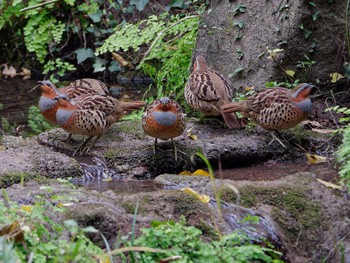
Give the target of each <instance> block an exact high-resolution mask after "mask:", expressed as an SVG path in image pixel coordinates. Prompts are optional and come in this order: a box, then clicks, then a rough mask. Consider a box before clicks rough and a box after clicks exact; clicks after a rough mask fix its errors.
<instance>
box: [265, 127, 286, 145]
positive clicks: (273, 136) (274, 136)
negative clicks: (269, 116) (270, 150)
mask: <svg viewBox="0 0 350 263" xmlns="http://www.w3.org/2000/svg"><path fill="white" fill-rule="evenodd" d="M269 133H270V134H271V135H272V140H271V141H270V142H269V145H270V144H271V143H273V142H274V141H275V140H276V141H278V142H279V143H280V144H281V145H282V146H283V148H285V149H287V147H286V146H285V145H284V143H283V142H282V141H281V140H280V139H279V138H278V137H277V136H276V134H275V132H274V131H269Z"/></svg>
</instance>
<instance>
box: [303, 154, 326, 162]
mask: <svg viewBox="0 0 350 263" xmlns="http://www.w3.org/2000/svg"><path fill="white" fill-rule="evenodd" d="M306 158H307V160H308V162H309V163H310V164H315V163H324V162H327V160H328V158H327V157H323V156H320V155H316V154H311V153H307V154H306Z"/></svg>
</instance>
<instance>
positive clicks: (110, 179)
mask: <svg viewBox="0 0 350 263" xmlns="http://www.w3.org/2000/svg"><path fill="white" fill-rule="evenodd" d="M102 181H103V182H112V181H113V178H112V177H109V178H106V179H103V180H102Z"/></svg>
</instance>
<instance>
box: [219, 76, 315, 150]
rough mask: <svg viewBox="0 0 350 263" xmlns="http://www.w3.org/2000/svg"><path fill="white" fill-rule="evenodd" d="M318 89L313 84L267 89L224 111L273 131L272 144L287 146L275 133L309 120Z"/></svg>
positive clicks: (231, 104) (234, 103)
mask: <svg viewBox="0 0 350 263" xmlns="http://www.w3.org/2000/svg"><path fill="white" fill-rule="evenodd" d="M315 88H316V87H315V86H314V85H312V84H309V83H301V84H299V85H298V86H296V87H295V88H294V89H292V90H290V89H287V88H283V87H275V88H268V89H264V90H262V91H260V92H257V93H254V94H253V95H251V96H249V97H248V98H247V100H245V101H240V102H231V103H228V104H226V105H224V106H223V112H227V113H232V112H237V111H238V112H240V113H242V115H243V116H244V117H247V118H251V120H252V121H253V122H255V123H257V124H258V125H259V126H261V127H262V128H264V129H265V130H267V131H270V132H271V134H272V136H273V140H272V141H271V142H270V143H272V142H273V141H274V139H277V140H278V141H279V143H280V144H282V146H284V144H283V143H282V142H281V141H280V140H279V139H278V138H277V137H276V136H275V134H274V133H273V131H279V130H283V129H289V128H292V127H294V126H296V125H297V124H299V123H300V122H301V121H303V120H305V119H307V117H308V114H309V113H310V112H311V109H312V102H311V99H310V97H309V95H310V93H311V91H312V90H313V89H315ZM284 147H285V146H284ZM285 148H286V147H285Z"/></svg>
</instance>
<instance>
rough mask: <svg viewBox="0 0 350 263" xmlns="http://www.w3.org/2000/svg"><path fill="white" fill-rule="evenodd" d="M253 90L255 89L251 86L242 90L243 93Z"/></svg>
mask: <svg viewBox="0 0 350 263" xmlns="http://www.w3.org/2000/svg"><path fill="white" fill-rule="evenodd" d="M254 89H255V87H254V86H251V87H249V86H248V87H245V88H244V91H246V92H247V91H251V90H254Z"/></svg>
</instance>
